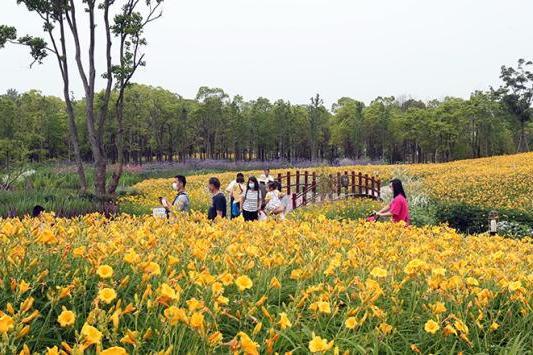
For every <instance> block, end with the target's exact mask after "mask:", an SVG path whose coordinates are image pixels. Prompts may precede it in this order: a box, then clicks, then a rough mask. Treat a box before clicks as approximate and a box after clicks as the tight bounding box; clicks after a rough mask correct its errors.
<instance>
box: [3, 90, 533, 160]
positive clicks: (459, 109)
mask: <svg viewBox="0 0 533 355" xmlns="http://www.w3.org/2000/svg"><path fill="white" fill-rule="evenodd" d="M102 95H103V94H102V93H100V94H99V95H97V96H96V106H98V105H99V100H101V99H102ZM116 95H119V93H118V92H116V91H113V92H112V94H111V98H112V99H115V98H114V96H116ZM73 110H74V116H75V122H76V127H77V131H78V135H79V142H80V147H79V149H80V153H81V157H82V159H83V160H84V161H86V162H92V161H93V155H92V151H91V147H90V143H89V138H88V131H87V125H86V122H85V117H86V115H85V112H86V102H85V100H78V101H73ZM114 110H115V108H114V107H111V108H110V112H109V113H108V116H109V117H113V116H114V115H115V114H116V113H115V112H114ZM527 123H528V124H529V126H525V128H524V129H525V131H526V133H527V130H528V129H529V130H531V124H530V122H527ZM116 128H117V127H116V121H115V120H109V121H107V122H106V124H105V127H104V141H103V147H104V154H105V155H106V157H107V159H108V160H109V161H110V162H112V163H114V162H116V161H117V160H118V154H119V152H118V149H117V146H118V145H117V141H116V135H115V134H114V132H116ZM122 129H123V143H122V147H123V150H122V152H123V159H124V162H126V163H134V164H142V163H144V162H152V161H160V162H162V161H183V160H186V159H190V158H198V159H229V160H255V159H259V160H273V159H284V160H287V161H296V160H303V159H305V160H328V161H335V160H337V159H342V158H349V159H354V160H361V159H369V160H381V161H385V162H390V163H395V162H411V163H423V162H443V161H450V160H455V159H463V158H477V157H483V156H491V155H497V154H507V153H514V152H516V151H517V148H520V149H523V148H521V147H519V144H520V140H521V124H520V121H519V120H517V119H516V117H515V116H514V115H513V114H512V112H510V111H509V110H508V108H507V107H506V105H505V104H504V103H503V102H502V101H501V100H499V99H498V98H497V96H495V95H494V93H491V92H480V91H477V92H474V93H472V95H471V96H470V98H468V99H461V98H453V97H447V98H445V99H443V100H432V101H429V102H423V101H420V100H415V99H410V98H409V99H407V98H394V97H378V98H376V99H375V100H373V101H372V102H370V103H369V104H365V103H363V102H362V101H358V100H356V99H352V98H348V97H343V98H341V99H339V100H338V101H337V102H336V103H335V104H333V105H332V107H331V108H329V109H328V108H326V107H325V105H324V103H323V101H322V99H321V98H320V96H319V95H316V96H314V97H312V98H311V99H310V101H309V103H308V104H304V105H301V104H300V105H298V104H292V103H290V102H289V101H285V100H277V101H274V102H272V101H270V100H268V99H266V98H258V99H256V100H252V101H246V100H244V99H243V98H242V97H241V96H239V95H237V96H234V97H230V96H229V95H228V94H226V93H225V92H224V91H223V90H222V89H218V88H208V87H202V88H200V89H199V91H198V94H197V96H196V98H195V99H185V98H183V97H182V96H180V95H177V94H174V93H172V92H170V91H168V90H165V89H163V88H157V87H151V86H146V85H139V84H135V85H131V86H129V87H128V88H127V89H126V90H125V93H124V114H123V128H122ZM526 143H528V142H526ZM525 146H526V147H527V144H525ZM0 158H1V160H2V164H3V165H4V166H7V165H9V164H10V163H13V162H14V161H21V160H31V161H38V162H42V161H47V160H73V159H74V158H73V152H72V147H71V144H70V140H69V128H68V119H67V113H66V110H65V103H64V102H63V101H62V100H61V99H59V98H57V97H53V96H45V95H42V94H41V93H40V92H38V91H29V92H26V93H22V94H19V93H17V92H16V91H14V90H10V91H8V92H7V93H6V94H4V95H1V96H0Z"/></svg>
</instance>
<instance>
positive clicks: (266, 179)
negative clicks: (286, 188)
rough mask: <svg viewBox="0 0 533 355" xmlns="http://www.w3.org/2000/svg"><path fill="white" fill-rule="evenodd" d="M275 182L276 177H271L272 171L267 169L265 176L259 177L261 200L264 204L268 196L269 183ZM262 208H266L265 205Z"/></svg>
mask: <svg viewBox="0 0 533 355" xmlns="http://www.w3.org/2000/svg"><path fill="white" fill-rule="evenodd" d="M273 181H275V179H274V177H273V176H272V175H270V169H269V168H265V169H263V174H261V175H260V176H259V190H260V191H261V198H262V199H263V203H264V201H265V198H266V194H267V185H268V183H269V182H273ZM261 207H263V208H264V207H265V206H264V204H263V206H261Z"/></svg>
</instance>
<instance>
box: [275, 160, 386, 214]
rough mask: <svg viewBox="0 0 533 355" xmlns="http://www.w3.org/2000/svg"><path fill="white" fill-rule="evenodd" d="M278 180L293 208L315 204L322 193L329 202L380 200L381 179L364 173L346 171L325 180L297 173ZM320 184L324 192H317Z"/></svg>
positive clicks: (291, 173)
mask: <svg viewBox="0 0 533 355" xmlns="http://www.w3.org/2000/svg"><path fill="white" fill-rule="evenodd" d="M324 178H325V179H327V183H320V181H319V180H320V179H324ZM277 181H278V182H279V183H280V184H281V189H282V191H283V192H285V193H286V194H287V195H288V196H290V200H291V205H292V206H291V207H292V209H296V208H298V207H301V206H305V205H307V204H309V202H310V201H316V200H317V197H318V194H319V193H320V194H321V195H325V196H326V197H327V199H328V200H338V199H343V198H357V197H362V198H371V199H376V200H377V199H381V180H380V179H379V178H377V177H375V176H369V175H368V174H363V173H361V172H355V171H347V170H346V171H344V172H337V173H336V174H329V175H328V176H327V177H325V176H318V175H317V173H316V172H314V171H311V172H310V171H307V170H304V171H299V170H297V171H295V172H289V171H288V172H287V173H285V174H281V173H280V174H278V177H277ZM319 184H320V190H321V191H318V190H319Z"/></svg>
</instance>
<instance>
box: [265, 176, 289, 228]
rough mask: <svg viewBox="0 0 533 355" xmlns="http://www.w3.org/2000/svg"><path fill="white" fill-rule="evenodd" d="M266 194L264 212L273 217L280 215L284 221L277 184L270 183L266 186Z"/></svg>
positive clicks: (274, 182) (283, 208)
mask: <svg viewBox="0 0 533 355" xmlns="http://www.w3.org/2000/svg"><path fill="white" fill-rule="evenodd" d="M267 190H268V192H267V194H266V197H265V202H266V205H265V212H267V213H268V214H273V215H281V218H282V219H284V217H285V216H284V215H283V212H285V206H283V204H282V203H281V197H282V196H281V192H280V191H279V189H278V183H277V182H276V181H270V182H269V183H268V185H267Z"/></svg>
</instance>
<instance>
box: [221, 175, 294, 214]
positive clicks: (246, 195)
mask: <svg viewBox="0 0 533 355" xmlns="http://www.w3.org/2000/svg"><path fill="white" fill-rule="evenodd" d="M225 192H226V193H227V194H228V195H229V196H230V206H231V214H230V217H231V218H236V217H239V216H240V215H242V217H243V219H244V220H245V221H256V220H259V219H264V218H266V217H267V216H273V215H280V216H281V218H282V219H283V218H284V214H285V209H286V207H287V206H286V203H284V202H283V201H282V198H283V196H284V195H283V193H282V192H281V184H280V183H279V182H278V181H276V180H275V179H274V177H273V176H272V175H270V170H269V169H265V170H264V171H263V174H262V175H261V176H259V179H258V178H256V177H255V176H250V177H248V181H246V182H245V179H244V174H242V173H238V174H237V176H236V177H235V179H234V180H233V181H232V182H230V183H229V185H228V186H227V187H226V190H225Z"/></svg>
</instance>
